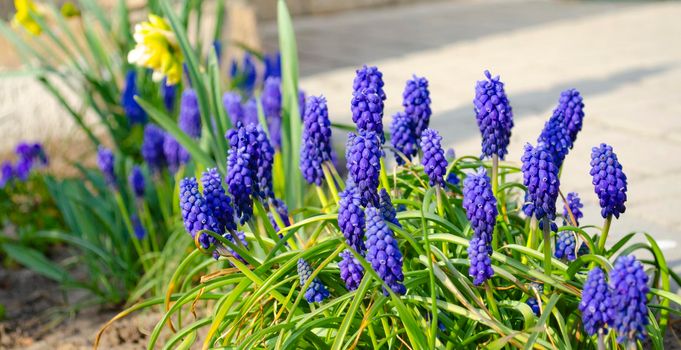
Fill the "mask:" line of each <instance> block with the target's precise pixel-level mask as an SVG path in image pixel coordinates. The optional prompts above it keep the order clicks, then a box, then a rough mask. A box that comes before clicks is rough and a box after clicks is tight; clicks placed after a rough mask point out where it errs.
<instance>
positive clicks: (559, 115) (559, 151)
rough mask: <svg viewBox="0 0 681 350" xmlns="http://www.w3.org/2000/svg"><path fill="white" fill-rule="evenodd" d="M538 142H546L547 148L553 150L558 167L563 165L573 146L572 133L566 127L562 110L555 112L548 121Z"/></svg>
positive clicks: (552, 155) (554, 160)
mask: <svg viewBox="0 0 681 350" xmlns="http://www.w3.org/2000/svg"><path fill="white" fill-rule="evenodd" d="M537 143H544V144H545V145H546V149H547V150H548V151H549V152H551V157H552V158H553V162H554V163H556V167H558V168H560V167H561V166H562V165H563V160H565V156H567V154H568V152H569V151H570V149H571V148H572V141H571V140H570V135H569V134H568V130H567V128H566V127H565V121H564V115H563V112H562V111H560V110H556V111H554V112H553V116H551V118H550V119H549V121H547V122H546V124H545V125H544V129H543V130H542V132H541V135H539V138H538V139H537Z"/></svg>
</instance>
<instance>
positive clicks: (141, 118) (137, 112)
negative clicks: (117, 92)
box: [121, 69, 147, 125]
mask: <svg viewBox="0 0 681 350" xmlns="http://www.w3.org/2000/svg"><path fill="white" fill-rule="evenodd" d="M138 94H139V93H138V90H137V71H135V70H134V69H131V70H129V71H128V73H127V74H126V75H125V87H124V88H123V93H122V95H121V106H123V110H124V111H125V115H126V116H127V117H128V122H129V123H130V124H131V125H132V124H144V123H146V122H147V113H146V112H145V111H144V109H142V106H140V105H139V103H137V101H136V100H135V96H137V95H138Z"/></svg>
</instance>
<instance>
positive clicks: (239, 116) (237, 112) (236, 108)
mask: <svg viewBox="0 0 681 350" xmlns="http://www.w3.org/2000/svg"><path fill="white" fill-rule="evenodd" d="M222 105H223V106H224V107H225V110H226V111H227V116H228V117H229V120H230V121H231V122H232V125H233V126H236V125H237V124H238V123H239V122H242V123H243V121H244V109H243V106H242V105H241V96H240V95H239V94H238V93H236V92H225V94H224V95H222Z"/></svg>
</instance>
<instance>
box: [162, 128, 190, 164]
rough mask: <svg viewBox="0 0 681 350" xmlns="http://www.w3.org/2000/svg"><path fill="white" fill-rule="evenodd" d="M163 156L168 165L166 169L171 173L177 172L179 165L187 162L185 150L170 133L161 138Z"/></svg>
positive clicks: (187, 154)
mask: <svg viewBox="0 0 681 350" xmlns="http://www.w3.org/2000/svg"><path fill="white" fill-rule="evenodd" d="M163 157H164V158H165V161H166V164H167V165H168V170H169V171H170V173H172V174H175V173H177V170H178V169H179V168H180V166H181V165H183V164H186V163H187V162H189V153H188V152H187V150H185V149H184V147H182V145H180V143H179V142H177V140H175V138H174V137H172V136H171V135H170V134H166V135H165V138H164V140H163Z"/></svg>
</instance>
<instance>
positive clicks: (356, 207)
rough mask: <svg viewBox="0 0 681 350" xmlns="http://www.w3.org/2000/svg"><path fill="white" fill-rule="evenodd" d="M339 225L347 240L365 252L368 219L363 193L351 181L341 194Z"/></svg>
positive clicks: (362, 252) (361, 251) (354, 247)
mask: <svg viewBox="0 0 681 350" xmlns="http://www.w3.org/2000/svg"><path fill="white" fill-rule="evenodd" d="M339 197H340V201H339V202H338V227H340V230H341V232H343V236H344V237H345V241H346V242H347V243H348V245H349V246H350V247H352V248H353V249H355V250H356V251H357V252H358V253H360V254H364V251H365V246H364V230H365V227H366V221H365V216H364V211H363V210H362V195H361V194H360V192H359V189H358V188H357V187H356V186H354V185H353V184H352V183H351V182H350V183H348V185H347V187H346V188H345V190H344V191H343V192H341V193H340V194H339Z"/></svg>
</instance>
